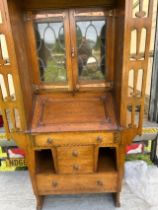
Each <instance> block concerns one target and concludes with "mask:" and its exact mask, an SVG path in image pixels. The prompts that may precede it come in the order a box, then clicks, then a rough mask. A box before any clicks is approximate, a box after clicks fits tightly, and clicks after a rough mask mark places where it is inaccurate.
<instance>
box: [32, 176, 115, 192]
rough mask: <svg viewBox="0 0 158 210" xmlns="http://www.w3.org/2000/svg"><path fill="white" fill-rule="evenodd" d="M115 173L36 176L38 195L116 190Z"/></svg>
mask: <svg viewBox="0 0 158 210" xmlns="http://www.w3.org/2000/svg"><path fill="white" fill-rule="evenodd" d="M117 177H118V174H117V173H101V174H88V175H66V176H64V175H42V174H39V175H37V176H36V180H37V188H38V192H39V194H40V195H49V194H64V193H65V194H66V193H68V194H75V193H92V192H95V193H96V192H116V191H117Z"/></svg>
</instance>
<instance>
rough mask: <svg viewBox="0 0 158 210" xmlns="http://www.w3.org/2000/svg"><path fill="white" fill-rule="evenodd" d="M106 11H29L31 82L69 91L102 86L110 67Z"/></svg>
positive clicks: (105, 83) (108, 78)
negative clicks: (33, 52) (33, 54)
mask: <svg viewBox="0 0 158 210" xmlns="http://www.w3.org/2000/svg"><path fill="white" fill-rule="evenodd" d="M108 15H109V13H108V12H107V11H105V10H104V9H69V10H56V11H55V10H54V11H46V12H39V11H38V12H36V13H33V21H32V25H33V31H34V44H35V48H36V57H35V60H36V62H34V63H36V65H35V68H34V73H33V74H34V76H33V77H34V84H35V85H37V86H40V87H42V88H44V89H45V88H46V89H55V90H67V91H73V92H75V91H80V90H90V89H94V88H105V87H106V85H108V84H109V83H108V81H111V79H112V78H110V75H112V73H108V72H112V70H113V69H112V65H111V67H110V68H111V69H108V63H109V62H108V60H109V58H108V57H109V56H107V49H110V43H112V41H110V39H109V36H108V33H109V32H110V30H109V28H110V27H109V26H110V25H111V24H110V23H109V22H110V21H109V20H108ZM107 37H108V38H107ZM111 40H112V39H111ZM109 54H110V53H109Z"/></svg>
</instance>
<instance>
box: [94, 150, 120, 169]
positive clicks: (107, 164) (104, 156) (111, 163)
mask: <svg viewBox="0 0 158 210" xmlns="http://www.w3.org/2000/svg"><path fill="white" fill-rule="evenodd" d="M97 167H98V168H97V171H98V172H110V171H116V170H117V163H116V148H111V147H100V148H99V152H98V164H97Z"/></svg>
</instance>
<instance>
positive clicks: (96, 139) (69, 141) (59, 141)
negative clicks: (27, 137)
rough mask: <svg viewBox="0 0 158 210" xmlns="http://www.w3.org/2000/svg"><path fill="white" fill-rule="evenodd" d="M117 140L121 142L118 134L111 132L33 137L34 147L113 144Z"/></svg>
mask: <svg viewBox="0 0 158 210" xmlns="http://www.w3.org/2000/svg"><path fill="white" fill-rule="evenodd" d="M117 142H119V138H118V136H117V135H115V134H114V133H110V132H109V133H106V132H91V133H86V132H85V133H59V134H42V135H37V136H34V137H33V146H34V147H50V146H68V145H89V144H95V145H96V144H113V143H117Z"/></svg>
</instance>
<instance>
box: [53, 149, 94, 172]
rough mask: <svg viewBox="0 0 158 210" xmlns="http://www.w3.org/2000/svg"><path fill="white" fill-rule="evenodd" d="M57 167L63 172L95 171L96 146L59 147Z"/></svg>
mask: <svg viewBox="0 0 158 210" xmlns="http://www.w3.org/2000/svg"><path fill="white" fill-rule="evenodd" d="M57 167H58V173H62V174H72V173H78V174H79V173H92V172H94V147H93V146H74V147H58V148H57Z"/></svg>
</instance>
